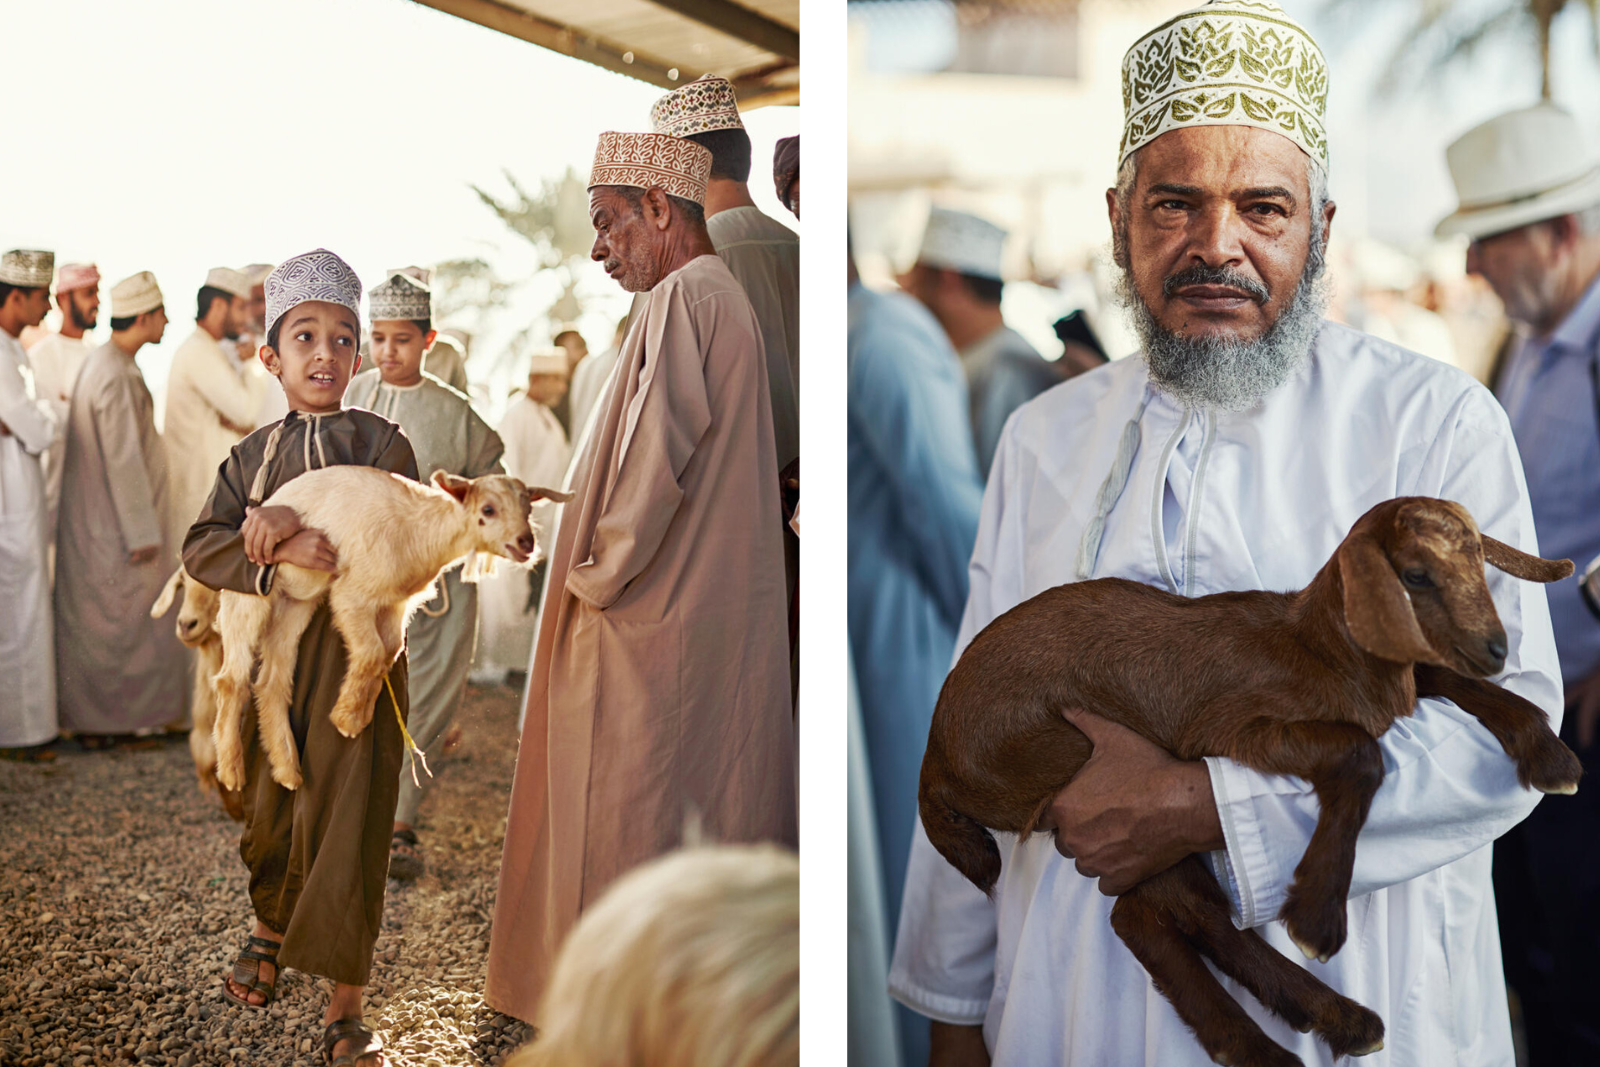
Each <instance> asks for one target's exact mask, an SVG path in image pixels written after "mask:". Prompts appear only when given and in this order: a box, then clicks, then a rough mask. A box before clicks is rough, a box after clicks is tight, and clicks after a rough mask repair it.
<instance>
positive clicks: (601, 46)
mask: <svg viewBox="0 0 1600 1067" xmlns="http://www.w3.org/2000/svg"><path fill="white" fill-rule="evenodd" d="M413 2H415V3H418V4H421V5H423V6H424V7H431V8H434V9H435V10H438V11H443V12H444V13H446V14H448V15H454V16H456V17H457V18H461V19H465V20H467V21H468V22H476V23H477V24H478V25H480V26H484V27H486V28H488V29H491V30H496V31H498V32H500V33H503V34H506V35H507V36H510V37H516V38H518V39H520V40H523V41H527V42H529V43H530V44H536V45H538V46H539V47H541V48H548V49H550V51H552V52H560V53H561V54H562V55H566V56H571V57H572V58H574V59H581V60H583V61H584V62H585V63H592V64H594V65H595V66H597V67H604V68H605V69H606V70H612V71H616V72H617V73H618V74H626V75H627V76H629V77H630V78H638V79H639V80H640V81H643V82H649V83H650V84H652V85H659V86H661V87H662V88H663V89H675V88H677V87H678V86H680V85H682V84H684V83H685V82H690V81H693V80H694V79H696V78H698V77H699V76H700V75H701V74H702V73H704V72H703V71H698V70H689V69H685V68H674V67H673V66H672V64H670V63H668V62H665V61H663V60H660V59H657V58H655V57H653V56H646V55H642V54H640V53H639V52H638V51H637V50H634V49H629V48H626V47H624V46H622V45H619V44H616V43H614V42H612V41H607V40H604V39H602V38H599V37H595V36H593V35H592V34H586V33H581V32H579V31H577V30H574V29H573V28H572V27H570V26H562V25H559V24H557V23H554V22H549V21H547V20H545V19H542V18H539V17H538V16H537V15H530V14H529V13H528V12H526V11H522V10H519V9H518V8H514V7H511V6H509V5H507V4H502V3H497V2H496V0H413ZM669 71H670V72H673V73H676V74H677V77H675V78H674V77H672V74H671V73H669Z"/></svg>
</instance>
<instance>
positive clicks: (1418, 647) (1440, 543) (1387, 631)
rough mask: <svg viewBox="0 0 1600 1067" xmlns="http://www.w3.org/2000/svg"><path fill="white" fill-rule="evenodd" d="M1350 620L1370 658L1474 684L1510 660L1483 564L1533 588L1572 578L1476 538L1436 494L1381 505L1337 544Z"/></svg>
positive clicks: (1468, 521)
mask: <svg viewBox="0 0 1600 1067" xmlns="http://www.w3.org/2000/svg"><path fill="white" fill-rule="evenodd" d="M1338 560H1339V569H1340V576H1341V578H1342V580H1343V583H1344V610H1345V622H1346V625H1348V626H1349V629H1350V636H1351V637H1352V638H1354V639H1355V641H1356V643H1357V644H1358V645H1360V646H1361V647H1362V648H1365V649H1366V650H1367V651H1368V652H1371V653H1372V654H1373V655H1375V656H1379V657H1381V658H1383V659H1387V660H1392V661H1395V662H1399V663H1432V664H1436V665H1438V666H1441V667H1448V668H1449V669H1451V670H1453V671H1455V672H1456V673H1458V674H1463V675H1466V676H1468V677H1486V676H1488V675H1492V674H1498V673H1499V672H1500V671H1501V670H1502V669H1503V668H1504V667H1505V663H1506V655H1507V648H1506V631H1505V627H1504V626H1502V625H1501V624H1500V616H1499V613H1498V612H1496V611H1495V607H1494V600H1493V599H1492V598H1491V597H1490V595H1489V585H1488V582H1487V581H1485V579H1484V570H1483V567H1484V564H1485V563H1486V562H1487V563H1490V564H1493V565H1494V566H1495V567H1498V568H1499V569H1500V570H1503V571H1505V572H1506V573H1507V574H1511V575H1514V576H1516V577H1518V578H1524V579H1527V580H1528V581H1535V582H1553V581H1557V580H1559V579H1561V578H1565V577H1567V576H1568V575H1570V574H1571V573H1572V563H1571V561H1570V560H1547V559H1540V558H1539V557H1537V556H1530V555H1528V554H1526V553H1524V552H1519V551H1517V550H1516V549H1514V548H1512V547H1510V546H1509V545H1506V544H1504V543H1502V542H1500V541H1496V540H1495V539H1494V538H1492V537H1487V536H1484V535H1482V534H1480V533H1479V532H1478V525H1477V523H1475V522H1474V521H1473V519H1472V516H1471V515H1470V514H1469V513H1468V512H1467V510H1466V509H1465V508H1463V507H1462V506H1461V505H1460V504H1456V503H1454V502H1452V501H1448V500H1435V499H1433V498H1431V497H1402V498H1399V499H1396V500H1389V501H1385V502H1384V503H1382V504H1379V505H1378V506H1377V507H1375V508H1373V509H1372V510H1371V511H1369V512H1367V514H1366V515H1363V516H1362V517H1361V519H1360V520H1359V521H1358V522H1357V523H1356V525H1355V526H1354V528H1352V529H1351V531H1350V536H1348V537H1346V538H1345V541H1344V544H1342V545H1340V546H1339V554H1338Z"/></svg>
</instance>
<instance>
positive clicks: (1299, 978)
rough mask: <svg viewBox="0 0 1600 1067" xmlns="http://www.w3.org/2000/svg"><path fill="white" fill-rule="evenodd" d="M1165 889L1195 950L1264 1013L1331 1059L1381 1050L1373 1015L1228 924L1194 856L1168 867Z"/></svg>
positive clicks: (1212, 883)
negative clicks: (1315, 1040) (1321, 1045)
mask: <svg viewBox="0 0 1600 1067" xmlns="http://www.w3.org/2000/svg"><path fill="white" fill-rule="evenodd" d="M1168 884H1169V885H1170V886H1171V889H1170V891H1169V892H1168V894H1167V906H1168V908H1169V909H1170V910H1172V911H1173V912H1174V913H1175V914H1179V915H1181V916H1182V918H1180V920H1179V925H1180V926H1181V927H1182V928H1183V929H1184V930H1185V931H1186V932H1190V940H1191V941H1192V942H1193V943H1194V945H1195V947H1196V948H1198V949H1199V950H1200V951H1201V952H1203V953H1205V954H1206V955H1207V956H1209V957H1211V959H1212V960H1213V961H1214V962H1215V963H1216V965H1217V968H1218V969H1219V970H1221V971H1222V973H1223V974H1226V975H1227V976H1228V977H1229V978H1232V979H1233V980H1234V981H1235V982H1238V983H1239V984H1240V985H1242V986H1243V987H1244V988H1245V989H1247V990H1249V991H1250V993H1251V995H1253V996H1254V997H1255V998H1256V999H1257V1000H1259V1001H1260V1002H1261V1004H1262V1006H1263V1007H1265V1008H1266V1009H1267V1010H1268V1011H1270V1012H1272V1013H1273V1014H1274V1015H1276V1016H1278V1018H1280V1019H1282V1020H1283V1021H1284V1022H1286V1023H1288V1024H1289V1025H1290V1026H1292V1027H1294V1028H1295V1029H1296V1030H1299V1031H1300V1032H1301V1033H1309V1032H1310V1031H1313V1030H1314V1031H1316V1033H1317V1036H1318V1037H1320V1038H1322V1040H1323V1041H1325V1042H1326V1043H1327V1045H1328V1047H1329V1048H1330V1049H1331V1050H1332V1051H1333V1054H1334V1056H1335V1058H1337V1057H1339V1056H1365V1055H1367V1054H1368V1053H1369V1052H1377V1051H1378V1050H1379V1049H1381V1048H1383V1020H1382V1019H1380V1018H1379V1017H1378V1015H1377V1013H1376V1012H1373V1011H1369V1010H1368V1009H1366V1008H1364V1007H1362V1006H1361V1005H1360V1004H1357V1003H1356V1002H1355V1001H1353V1000H1351V999H1350V998H1349V997H1343V996H1340V995H1339V994H1338V993H1335V992H1334V991H1333V990H1332V989H1329V988H1328V987H1327V986H1326V985H1324V984H1323V983H1322V982H1321V981H1319V980H1318V979H1317V977H1316V975H1314V974H1312V973H1311V972H1310V971H1308V970H1306V969H1305V968H1304V967H1300V966H1297V965H1296V964H1294V963H1293V962H1291V961H1289V960H1287V959H1285V958H1284V957H1283V956H1282V955H1281V954H1280V953H1279V952H1278V951H1277V950H1276V949H1274V948H1273V947H1272V946H1271V945H1269V944H1267V943H1266V941H1264V940H1263V939H1262V937H1261V935H1260V934H1258V933H1256V932H1255V931H1254V930H1241V929H1239V928H1238V927H1237V926H1234V925H1233V918H1232V916H1231V914H1230V913H1229V910H1228V899H1227V897H1225V896H1224V895H1223V893H1222V890H1221V888H1220V887H1218V885H1217V880H1216V879H1215V878H1214V877H1212V874H1211V872H1210V870H1208V869H1207V868H1206V866H1205V864H1204V863H1203V862H1202V861H1201V860H1200V858H1199V857H1197V856H1191V857H1189V858H1188V859H1186V860H1184V861H1183V862H1181V863H1179V864H1177V865H1176V866H1174V867H1173V868H1172V874H1171V878H1170V879H1169V880H1168ZM1180 889H1181V890H1182V892H1181V893H1180V892H1179V890H1180Z"/></svg>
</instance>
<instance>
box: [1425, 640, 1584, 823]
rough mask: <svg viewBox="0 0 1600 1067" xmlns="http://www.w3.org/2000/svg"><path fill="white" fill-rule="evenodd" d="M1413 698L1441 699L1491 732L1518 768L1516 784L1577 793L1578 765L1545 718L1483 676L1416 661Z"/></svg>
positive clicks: (1532, 705)
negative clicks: (1449, 702) (1415, 692)
mask: <svg viewBox="0 0 1600 1067" xmlns="http://www.w3.org/2000/svg"><path fill="white" fill-rule="evenodd" d="M1412 674H1413V675H1414V676H1415V677H1416V680H1417V696H1419V697H1425V696H1434V697H1444V698H1445V699H1446V700H1449V701H1451V702H1452V703H1454V704H1455V705H1456V707H1458V708H1460V709H1461V710H1462V711H1464V712H1466V713H1467V714H1469V715H1471V716H1472V717H1474V718H1475V719H1477V720H1478V721H1479V722H1481V723H1483V725H1484V726H1485V727H1487V728H1488V730H1489V732H1490V733H1491V734H1494V738H1495V740H1496V741H1499V742H1500V747H1502V748H1504V749H1505V750H1506V755H1508V756H1510V757H1511V758H1512V760H1513V761H1515V762H1516V765H1517V781H1519V782H1521V783H1522V787H1523V788H1524V789H1537V790H1538V791H1539V792H1541V793H1576V792H1577V791H1578V779H1579V778H1581V777H1583V764H1582V762H1580V761H1579V759H1578V757H1577V756H1576V755H1575V754H1574V753H1573V751H1572V749H1570V748H1568V747H1567V746H1566V745H1565V744H1564V743H1563V742H1562V740H1561V738H1559V737H1557V736H1556V732H1555V731H1554V730H1552V729H1550V717H1549V716H1548V715H1546V714H1545V713H1544V709H1543V708H1541V707H1539V705H1537V704H1535V703H1534V702H1533V701H1531V700H1527V699H1524V698H1523V697H1520V696H1518V695H1517V694H1516V693H1513V692H1512V691H1511V690H1509V689H1505V688H1503V687H1501V686H1498V685H1495V684H1494V683H1493V682H1490V681H1485V680H1484V679H1482V678H1466V677H1463V676H1462V675H1459V674H1457V673H1456V672H1455V671H1451V670H1446V669H1445V668H1443V667H1432V666H1429V665H1428V664H1425V663H1419V664H1417V665H1416V666H1415V667H1414V668H1413V669H1412Z"/></svg>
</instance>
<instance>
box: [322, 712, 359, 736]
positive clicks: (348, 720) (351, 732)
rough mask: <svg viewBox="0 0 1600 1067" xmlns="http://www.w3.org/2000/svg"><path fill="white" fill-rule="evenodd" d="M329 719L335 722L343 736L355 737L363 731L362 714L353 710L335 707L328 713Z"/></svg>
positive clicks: (334, 724) (334, 725)
mask: <svg viewBox="0 0 1600 1067" xmlns="http://www.w3.org/2000/svg"><path fill="white" fill-rule="evenodd" d="M328 721H329V722H331V723H333V728H334V729H335V730H338V731H339V734H340V736H342V737H355V736H356V735H357V734H359V733H360V732H361V727H362V722H361V716H360V715H358V714H356V713H355V712H353V711H347V710H345V709H343V708H334V709H333V711H332V713H330V714H329V715H328Z"/></svg>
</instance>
